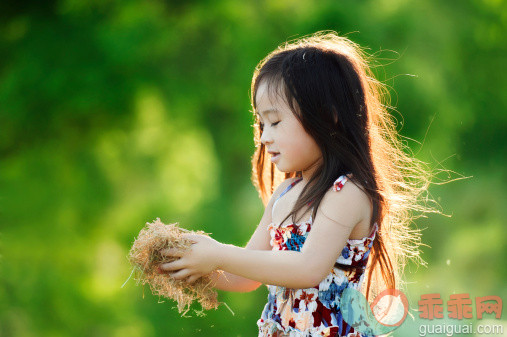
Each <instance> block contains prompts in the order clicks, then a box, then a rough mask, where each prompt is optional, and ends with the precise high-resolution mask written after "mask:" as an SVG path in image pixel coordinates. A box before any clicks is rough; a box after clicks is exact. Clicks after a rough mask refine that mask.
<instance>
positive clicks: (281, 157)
mask: <svg viewBox="0 0 507 337" xmlns="http://www.w3.org/2000/svg"><path fill="white" fill-rule="evenodd" d="M271 96H274V95H271ZM255 102H256V108H257V113H258V115H259V119H260V122H261V125H263V131H262V136H261V142H262V144H264V145H265V146H266V149H267V151H268V152H269V153H270V155H271V161H272V162H273V163H275V165H276V167H277V168H278V170H279V171H281V172H296V171H303V172H305V171H310V170H312V171H313V170H314V169H315V168H316V166H317V165H318V163H319V161H320V159H321V158H322V152H321V151H320V148H319V146H318V145H317V143H316V142H315V140H314V139H313V138H312V137H311V136H310V135H309V134H308V133H307V132H306V131H305V129H304V128H303V125H301V123H300V122H299V120H298V119H297V118H296V116H294V114H293V113H292V111H291V110H290V107H289V106H288V104H287V103H286V102H285V100H283V99H281V98H278V97H276V98H275V97H270V95H269V93H268V91H267V82H266V81H263V82H261V84H260V85H259V88H258V90H257V94H256V97H255Z"/></svg>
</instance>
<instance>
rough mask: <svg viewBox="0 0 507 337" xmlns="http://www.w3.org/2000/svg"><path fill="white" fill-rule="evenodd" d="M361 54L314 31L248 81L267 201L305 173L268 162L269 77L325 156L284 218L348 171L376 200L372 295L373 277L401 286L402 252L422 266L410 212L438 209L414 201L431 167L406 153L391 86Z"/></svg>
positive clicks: (258, 174) (258, 183)
mask: <svg viewBox="0 0 507 337" xmlns="http://www.w3.org/2000/svg"><path fill="white" fill-rule="evenodd" d="M365 55H366V53H365V52H364V51H363V50H362V49H361V48H360V47H359V46H358V45H357V44H355V43H354V42H352V41H350V40H349V39H347V38H345V37H341V36H338V35H337V34H336V33H335V32H318V33H316V34H313V35H312V36H309V37H304V38H300V39H297V40H295V41H293V42H286V43H285V44H283V45H281V46H279V47H278V48H277V49H276V50H274V51H273V52H271V53H270V54H269V55H268V56H267V57H266V58H264V59H263V60H262V61H261V62H260V63H259V64H258V65H257V67H256V69H255V72H254V76H253V79H252V87H251V104H252V107H253V115H254V119H255V120H254V141H255V145H256V150H255V153H254V155H253V158H252V166H253V174H252V180H253V183H254V185H255V187H256V188H257V190H258V191H259V194H260V197H261V198H262V200H263V203H264V204H265V205H266V204H267V202H268V200H269V198H270V197H271V195H272V193H273V191H274V189H275V187H276V186H277V185H278V184H279V183H280V182H281V181H282V180H284V179H287V178H291V177H301V175H302V173H301V172H286V173H282V172H280V171H278V170H277V169H276V167H275V166H274V164H272V163H271V162H270V161H269V160H266V158H267V152H266V148H265V146H264V145H263V144H262V143H261V142H260V136H261V134H262V129H261V126H260V121H259V120H258V117H257V114H256V102H255V97H256V93H257V90H258V88H259V85H260V83H261V82H264V81H266V82H267V87H268V92H269V93H275V94H278V95H280V97H282V98H283V99H285V100H286V102H287V103H288V105H289V107H290V108H291V110H292V112H293V113H294V115H295V116H296V117H297V118H298V120H299V121H300V122H301V124H302V125H303V127H304V129H305V130H306V132H307V133H308V134H309V135H310V136H312V137H313V139H314V140H315V141H316V143H317V144H318V146H319V147H320V149H321V151H322V154H323V163H322V165H321V166H320V167H318V168H317V169H316V170H315V172H314V174H313V176H312V177H311V178H310V180H309V182H308V184H306V185H305V187H304V188H303V190H302V192H301V194H300V196H299V198H298V200H297V201H296V204H295V205H294V208H293V209H292V211H291V212H290V213H289V215H287V217H286V218H285V219H284V221H285V220H286V219H287V218H289V217H292V221H294V222H297V221H298V220H299V219H296V215H297V214H298V212H299V211H300V210H302V209H305V208H307V207H308V206H307V204H308V203H309V202H311V205H312V206H313V207H314V209H313V214H312V216H313V219H315V218H316V216H317V209H318V206H319V204H320V202H321V200H322V198H323V197H324V195H325V194H326V192H327V191H328V190H329V188H330V186H332V184H333V182H334V181H335V180H336V178H337V177H339V176H340V175H343V174H346V173H352V176H351V182H353V183H354V184H356V185H357V186H358V187H359V188H361V189H362V190H363V191H364V192H365V193H366V194H367V195H368V196H369V198H370V200H371V201H372V203H373V214H372V218H371V223H370V228H371V226H373V225H374V223H375V222H377V224H378V226H379V232H378V233H377V236H376V239H375V240H374V243H373V248H372V251H371V256H370V259H369V262H368V267H367V271H366V273H367V275H368V281H367V282H366V284H367V289H366V298H369V294H370V285H371V283H372V279H373V280H375V282H374V285H375V286H374V287H373V288H372V289H373V296H376V294H378V293H379V292H380V291H382V290H383V289H385V288H397V286H398V285H399V284H401V283H400V282H399V281H400V277H399V276H400V275H401V273H402V271H403V268H404V266H405V264H406V259H407V258H417V259H418V260H419V261H418V262H419V263H422V264H424V261H423V260H422V259H421V258H420V256H419V246H420V233H419V231H418V230H412V229H410V228H409V225H410V222H411V221H412V220H413V219H414V218H415V217H414V216H413V215H412V214H411V212H410V211H411V210H412V211H414V210H415V211H422V212H423V213H424V212H437V211H435V210H434V209H433V208H430V207H427V206H426V205H421V204H420V202H419V201H420V196H421V194H422V193H423V192H424V191H426V190H427V187H428V185H429V184H430V177H431V172H430V171H429V170H428V169H427V167H426V165H425V164H424V163H423V162H421V161H419V160H417V159H415V158H414V157H413V156H411V155H409V154H407V153H406V152H405V151H404V150H405V147H406V146H404V145H403V143H402V142H401V140H400V139H399V135H398V133H397V131H396V128H395V123H394V120H393V117H392V116H391V115H390V114H389V113H388V111H387V109H386V105H384V104H383V100H384V99H385V98H386V97H388V92H387V90H385V87H384V86H383V85H382V83H380V82H378V81H377V80H375V79H374V76H373V75H372V72H371V70H370V67H369V66H368V64H367V58H366V56H365ZM425 200H426V201H427V200H428V198H427V197H425ZM303 213H304V212H303ZM282 222H283V221H282Z"/></svg>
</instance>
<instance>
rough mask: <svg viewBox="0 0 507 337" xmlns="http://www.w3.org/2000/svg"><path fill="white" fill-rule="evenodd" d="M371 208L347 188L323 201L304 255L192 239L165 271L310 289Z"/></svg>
mask: <svg viewBox="0 0 507 337" xmlns="http://www.w3.org/2000/svg"><path fill="white" fill-rule="evenodd" d="M366 208H367V209H368V210H369V209H370V203H369V199H368V197H367V196H366V195H365V194H364V192H362V191H361V190H360V189H359V188H358V187H357V186H355V185H354V184H347V185H345V186H344V187H343V188H342V190H341V191H340V193H336V192H334V191H329V192H328V193H327V194H326V195H325V196H324V198H323V199H322V201H321V203H320V206H319V208H318V211H317V216H316V217H315V219H314V222H313V225H312V229H311V232H310V234H309V235H308V237H307V239H306V241H305V244H304V246H303V248H302V249H301V251H300V252H297V251H270V250H250V249H246V248H240V247H236V246H232V245H225V244H221V243H219V242H217V241H215V240H213V239H212V238H210V237H206V236H203V235H195V234H187V235H186V236H188V238H189V239H191V240H193V241H194V242H195V244H193V245H192V246H191V247H190V248H189V249H187V250H185V251H176V250H174V249H171V250H168V251H166V252H164V254H167V255H170V256H179V257H181V258H180V259H179V260H177V261H174V262H171V263H168V264H164V265H163V266H162V269H164V270H168V271H174V270H179V271H178V272H176V273H175V274H173V277H174V278H176V279H183V278H187V277H189V276H190V277H193V276H194V275H205V274H208V273H210V272H212V271H213V270H215V269H221V270H224V271H226V272H229V273H231V274H234V275H238V276H241V277H243V278H246V279H249V280H252V281H256V282H259V283H264V284H271V285H277V286H283V287H286V288H309V287H312V286H315V285H317V284H318V283H320V282H321V281H322V279H323V278H324V277H326V276H327V275H328V274H329V273H330V272H331V269H332V267H333V265H334V262H335V261H336V259H337V258H338V256H339V254H340V253H341V251H342V250H343V247H344V246H345V243H346V240H347V238H349V236H350V233H351V232H352V229H353V228H354V226H355V225H356V224H357V223H359V222H360V221H361V220H362V219H363V218H364V217H365V214H366V213H367V212H366V211H365V209H366Z"/></svg>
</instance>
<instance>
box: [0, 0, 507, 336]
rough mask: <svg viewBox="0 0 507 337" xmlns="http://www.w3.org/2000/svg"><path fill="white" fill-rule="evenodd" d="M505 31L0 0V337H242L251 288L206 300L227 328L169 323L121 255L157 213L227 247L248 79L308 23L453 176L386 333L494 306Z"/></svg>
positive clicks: (370, 5)
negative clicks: (364, 53) (422, 310)
mask: <svg viewBox="0 0 507 337" xmlns="http://www.w3.org/2000/svg"><path fill="white" fill-rule="evenodd" d="M506 28H507V5H506V2H505V1H502V0H470V1H462V0H449V1H437V0H431V1H403V0H377V1H373V0H368V1H350V0H349V1H338V0H332V1H331V0H323V1H287V0H277V1H263V0H261V1H254V0H246V1H233V0H215V1H160V0H150V1H131V0H126V1H108V0H105V1H82V0H61V1H28V2H24V1H21V2H20V1H16V2H14V1H2V2H1V3H0V160H1V162H0V165H1V166H0V220H1V221H0V254H1V257H0V336H2V337H4V336H5V337H7V336H22V337H25V336H55V337H56V336H76V337H77V336H118V337H120V336H121V337H137V336H146V337H150V336H196V335H205V336H256V332H257V327H256V324H255V323H256V320H257V319H258V318H259V316H260V313H261V311H262V309H263V306H264V304H265V302H266V297H267V290H266V288H265V287H261V288H259V289H258V290H257V291H255V292H252V293H247V294H241V293H226V292H219V298H220V300H222V301H225V302H226V303H227V304H228V305H229V306H230V307H231V309H232V310H233V311H234V312H235V316H232V315H231V313H230V312H229V311H228V310H227V309H226V308H225V307H224V306H221V307H220V308H219V309H218V310H216V311H210V312H208V313H207V316H206V317H203V318H199V317H191V318H182V317H180V316H179V314H178V312H177V310H176V309H174V304H173V303H171V302H165V303H157V298H156V297H154V296H152V295H151V293H150V291H149V289H148V288H146V289H145V291H144V298H143V289H142V288H141V287H136V286H135V282H134V281H133V280H130V281H129V282H128V283H127V284H126V285H125V287H124V288H121V285H122V284H123V282H124V281H125V280H126V279H127V278H128V276H129V274H130V266H129V263H128V261H127V258H126V256H127V254H128V250H129V249H130V246H131V244H132V242H133V239H134V237H136V236H137V234H138V232H139V230H140V229H141V228H142V227H143V226H144V224H145V223H146V222H151V221H152V220H154V219H155V218H156V217H160V218H161V219H162V221H164V222H166V223H169V222H176V221H178V222H180V223H181V224H182V225H183V226H185V227H187V228H190V229H201V230H204V231H206V232H209V233H213V237H214V238H215V239H217V240H219V241H221V242H226V243H232V244H236V245H245V244H246V242H247V241H248V239H249V238H250V236H251V234H252V233H253V231H254V229H255V228H256V226H257V225H258V222H259V220H260V218H261V215H262V212H263V206H262V203H261V201H260V199H259V198H258V195H257V193H256V191H255V189H254V187H253V185H252V184H251V181H250V172H251V166H250V157H251V155H252V154H253V151H254V144H253V135H252V128H251V125H252V122H253V120H252V116H251V113H250V109H251V107H250V105H249V89H250V81H251V77H252V74H253V70H254V67H255V66H256V64H257V63H258V62H259V61H260V60H261V59H262V58H263V57H265V56H266V55H267V54H268V53H269V52H270V51H272V50H273V49H274V48H276V47H277V46H278V45H279V44H280V43H282V42H284V41H286V40H288V39H293V38H297V37H301V36H304V35H306V34H311V33H314V32H316V31H320V30H335V31H337V32H338V33H341V34H346V33H349V34H348V37H349V38H350V39H352V40H353V41H355V42H357V43H359V44H360V45H362V46H364V47H368V48H370V49H369V52H370V53H375V54H376V56H377V60H378V62H377V64H378V65H379V67H376V68H375V69H374V71H375V73H376V74H377V76H378V78H379V79H380V80H382V81H384V82H385V83H386V84H387V85H388V86H389V87H390V91H391V95H392V103H391V104H392V105H394V106H395V107H396V110H397V111H398V112H399V113H398V112H393V113H394V114H395V115H396V118H397V119H398V121H399V124H398V127H399V128H398V129H399V130H400V132H401V134H402V135H403V136H404V137H407V140H406V141H407V145H409V146H410V148H411V149H412V150H413V152H414V153H416V154H417V157H418V158H419V159H422V160H424V161H426V162H428V163H430V165H431V166H432V167H435V168H446V169H449V170H453V171H455V172H456V174H457V175H462V176H466V177H471V178H469V179H464V180H458V181H455V182H452V183H448V184H444V185H434V186H432V187H431V190H430V193H431V195H432V196H433V197H434V198H435V199H437V200H438V201H439V202H440V205H441V206H442V211H443V212H444V213H446V214H448V215H452V216H450V217H446V216H442V215H431V216H429V217H428V218H421V219H419V220H417V222H416V224H415V225H416V226H417V227H419V228H425V230H424V231H423V242H424V243H426V244H427V245H429V246H431V248H429V247H424V248H423V258H424V259H425V260H426V261H427V262H428V266H427V267H417V266H414V265H410V266H409V267H408V268H407V270H406V273H405V276H406V280H407V281H408V282H409V285H408V289H407V296H408V297H409V302H410V307H411V312H412V313H413V315H414V318H413V319H412V318H411V317H407V320H406V321H405V322H404V323H403V325H402V327H400V329H399V330H397V331H396V333H395V336H415V335H416V334H417V331H418V330H417V328H418V325H419V324H428V323H443V322H446V323H463V324H465V323H468V322H470V320H462V321H453V320H449V319H442V320H435V321H431V322H430V321H428V320H420V319H419V318H418V313H417V308H418V306H417V301H418V300H419V299H420V295H421V294H427V293H440V294H441V296H442V298H443V300H444V304H445V302H446V301H447V300H448V299H449V295H450V294H454V293H469V294H470V297H471V298H475V297H476V296H487V295H498V296H501V297H502V298H503V299H506V298H507V296H506V294H507V288H506V286H505V280H506V278H507V269H506V264H505V261H506V259H507V248H506V244H505V230H504V228H505V219H506V218H507V208H506V207H505V206H506V205H507V200H506V199H507V198H506V193H505V189H506V188H507V180H506V175H505V161H506V159H505V158H506V157H505V154H506V145H507V139H506V121H507V113H506V108H507V102H506V101H507V95H505V92H507V80H506V78H505V69H506V66H507V64H506V63H507V62H506V56H505V55H507V38H506V36H507V34H506V33H507V29H506ZM442 178H443V179H447V177H446V176H443V177H442ZM473 304H474V305H475V302H474V303H473ZM195 308H196V309H198V308H199V307H198V306H195ZM446 308H447V307H446V306H444V313H445V314H447V312H446V311H445V310H446ZM504 311H505V310H504ZM194 316H195V315H194ZM485 317H486V319H485V320H482V321H479V322H477V321H476V319H475V318H476V315H475V309H474V319H473V320H472V322H477V323H483V324H484V323H485V322H489V323H494V324H503V325H504V326H505V325H506V318H505V317H502V319H501V320H495V319H492V318H493V315H486V316H485ZM488 319H490V320H489V321H488ZM504 329H505V330H507V329H506V328H505V327H504ZM435 336H436V335H435Z"/></svg>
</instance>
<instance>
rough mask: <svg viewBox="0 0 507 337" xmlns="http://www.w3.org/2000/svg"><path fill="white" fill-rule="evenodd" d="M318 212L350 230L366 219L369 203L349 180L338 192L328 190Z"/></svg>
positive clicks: (365, 196)
mask: <svg viewBox="0 0 507 337" xmlns="http://www.w3.org/2000/svg"><path fill="white" fill-rule="evenodd" d="M319 211H320V212H321V213H322V214H323V215H324V216H326V217H327V218H330V219H331V220H333V221H335V222H338V223H340V224H342V225H344V226H346V227H350V228H352V227H354V226H355V225H356V224H358V223H359V222H361V221H363V220H364V219H365V218H367V217H368V215H369V214H370V212H371V202H370V198H369V196H368V195H367V194H366V192H364V191H363V190H362V189H361V188H360V187H359V186H356V185H355V184H354V183H353V182H352V181H350V180H349V181H347V182H346V183H345V184H344V185H343V187H342V188H341V189H340V190H339V191H335V190H334V189H333V188H329V190H328V191H327V192H326V194H325V195H324V198H323V199H322V201H321V203H320V205H319Z"/></svg>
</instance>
